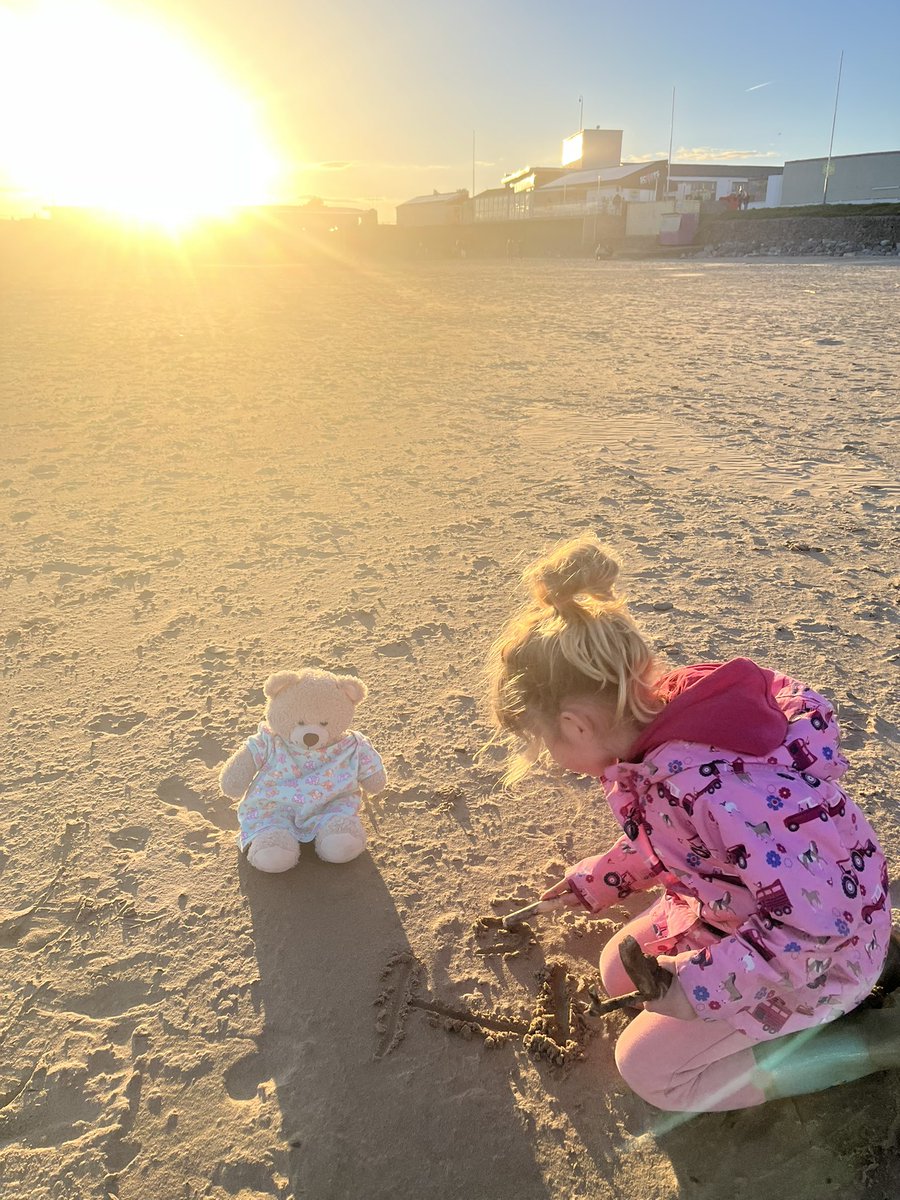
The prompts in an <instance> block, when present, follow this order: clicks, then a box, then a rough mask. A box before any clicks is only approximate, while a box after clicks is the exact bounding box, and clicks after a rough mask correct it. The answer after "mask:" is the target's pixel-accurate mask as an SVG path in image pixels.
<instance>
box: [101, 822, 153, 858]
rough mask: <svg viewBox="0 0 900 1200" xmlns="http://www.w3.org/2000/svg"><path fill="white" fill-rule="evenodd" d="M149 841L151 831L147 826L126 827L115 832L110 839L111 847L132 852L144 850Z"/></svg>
mask: <svg viewBox="0 0 900 1200" xmlns="http://www.w3.org/2000/svg"><path fill="white" fill-rule="evenodd" d="M149 840H150V830H149V829H148V828H147V827H146V825H126V826H124V828H122V829H116V830H114V831H113V832H112V833H111V834H110V835H109V838H108V841H109V842H110V843H111V845H113V846H115V847H116V848H117V849H118V850H130V851H132V852H135V851H137V850H143V849H144V847H145V846H146V845H147V842H148V841H149Z"/></svg>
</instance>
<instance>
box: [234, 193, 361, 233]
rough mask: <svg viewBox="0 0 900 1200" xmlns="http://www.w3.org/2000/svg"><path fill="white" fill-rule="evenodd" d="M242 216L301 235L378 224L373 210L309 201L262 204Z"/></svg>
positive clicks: (244, 212)
mask: <svg viewBox="0 0 900 1200" xmlns="http://www.w3.org/2000/svg"><path fill="white" fill-rule="evenodd" d="M241 211H242V214H243V215H245V216H253V217H255V218H261V219H263V220H265V221H269V222H273V223H275V224H276V225H279V226H281V227H282V228H284V229H286V230H291V231H300V232H304V233H338V232H341V231H343V230H346V229H361V228H364V227H365V226H371V225H377V224H378V213H377V211H376V210H375V209H374V208H354V207H352V206H351V205H337V204H325V203H324V202H323V201H322V200H318V199H313V200H309V201H307V202H306V204H265V205H257V206H255V207H253V208H245V209H243V210H241Z"/></svg>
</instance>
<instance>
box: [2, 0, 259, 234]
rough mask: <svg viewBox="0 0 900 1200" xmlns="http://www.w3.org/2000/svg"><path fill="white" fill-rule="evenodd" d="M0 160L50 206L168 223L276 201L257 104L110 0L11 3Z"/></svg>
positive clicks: (6, 17) (184, 47)
mask: <svg viewBox="0 0 900 1200" xmlns="http://www.w3.org/2000/svg"><path fill="white" fill-rule="evenodd" d="M0 45H2V47H3V49H2V51H0V104H2V105H3V111H5V112H7V113H14V114H16V116H15V119H14V120H7V121H6V122H4V127H3V130H2V132H0V170H2V172H3V174H4V175H5V176H6V178H7V179H8V180H9V181H10V182H11V184H12V185H13V186H15V187H17V188H19V189H20V190H22V191H23V192H28V193H30V194H31V195H33V196H36V197H38V198H39V199H40V201H41V202H42V203H44V204H47V205H73V206H83V207H88V208H94V209H102V210H106V211H109V212H113V213H116V214H119V215H123V216H128V217H132V218H136V219H138V220H142V221H147V222H151V223H154V224H159V225H163V226H167V227H170V228H172V227H182V226H184V225H186V224H189V223H190V222H191V221H193V220H195V219H197V218H199V217H202V216H208V215H217V214H222V213H225V212H228V211H230V210H233V209H234V208H236V207H238V206H240V205H244V204H262V203H266V202H269V201H271V200H272V199H274V198H275V195H276V193H277V188H278V184H279V176H280V164H279V160H278V156H277V154H276V152H275V151H274V149H273V148H272V146H271V145H270V144H269V142H268V140H267V137H266V135H265V133H264V131H263V128H262V123H261V121H260V119H259V114H258V112H257V110H256V108H255V106H254V105H253V104H252V103H251V102H250V101H249V100H248V99H247V98H246V97H245V96H243V95H242V94H241V92H240V90H239V89H238V88H237V87H236V86H235V85H234V84H232V83H231V82H230V81H229V80H228V79H227V78H225V76H224V75H223V74H222V73H221V72H220V71H218V70H217V69H216V67H215V66H213V65H212V64H211V63H210V62H209V61H207V60H206V59H205V58H204V57H203V56H202V55H201V54H200V53H199V52H198V51H197V50H196V49H194V48H193V47H191V46H190V45H188V44H187V43H186V42H184V41H183V40H181V39H179V38H178V37H177V36H176V35H175V34H174V33H173V32H171V31H170V30H168V29H167V28H166V27H165V26H163V25H162V24H160V23H158V22H153V21H152V20H151V19H150V18H149V17H146V16H143V17H142V16H138V15H136V14H135V13H125V12H122V11H115V10H114V9H113V8H111V7H110V6H109V5H108V4H106V3H103V2H102V0H42V2H40V3H31V4H29V5H27V6H25V7H20V8H18V9H17V10H15V11H13V10H9V9H6V10H3V11H2V12H0Z"/></svg>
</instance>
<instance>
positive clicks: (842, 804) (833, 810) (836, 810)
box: [825, 796, 847, 817]
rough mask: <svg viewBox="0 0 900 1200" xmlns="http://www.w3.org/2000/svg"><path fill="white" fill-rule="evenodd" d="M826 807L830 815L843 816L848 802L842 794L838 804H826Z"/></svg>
mask: <svg viewBox="0 0 900 1200" xmlns="http://www.w3.org/2000/svg"><path fill="white" fill-rule="evenodd" d="M825 807H826V808H827V809H828V815H829V817H842V816H843V815H844V812H845V810H846V808H847V803H846V801H845V800H844V797H843V796H841V798H840V800H838V802H837V804H834V805H832V804H826V806H825Z"/></svg>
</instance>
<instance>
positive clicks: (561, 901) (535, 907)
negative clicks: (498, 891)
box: [503, 891, 569, 929]
mask: <svg viewBox="0 0 900 1200" xmlns="http://www.w3.org/2000/svg"><path fill="white" fill-rule="evenodd" d="M568 895H569V892H568V891H566V892H563V893H562V895H560V896H554V897H553V898H552V900H535V902H534V904H526V905H525V907H524V908H517V909H516V911H515V912H511V913H507V914H506V916H505V917H504V918H503V927H504V929H512V928H513V927H514V926H516V925H521V923H522V922H523V921H527V920H528V918H529V917H536V916H538V915H539V914H540V913H547V912H553V911H554V910H555V909H557V908H564V907H565V905H566V896H568Z"/></svg>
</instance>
